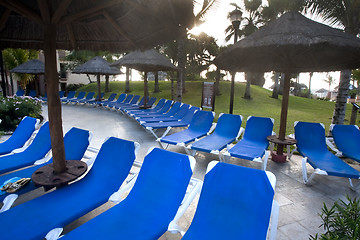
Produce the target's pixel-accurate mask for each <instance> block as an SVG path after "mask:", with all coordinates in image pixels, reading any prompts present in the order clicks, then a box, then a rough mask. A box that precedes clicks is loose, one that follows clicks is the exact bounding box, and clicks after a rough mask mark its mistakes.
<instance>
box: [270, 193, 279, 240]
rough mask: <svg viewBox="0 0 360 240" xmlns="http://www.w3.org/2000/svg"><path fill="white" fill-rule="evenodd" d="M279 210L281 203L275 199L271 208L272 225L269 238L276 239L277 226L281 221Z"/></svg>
mask: <svg viewBox="0 0 360 240" xmlns="http://www.w3.org/2000/svg"><path fill="white" fill-rule="evenodd" d="M279 210H280V206H279V203H278V202H276V201H275V200H274V201H273V204H272V209H271V225H270V226H269V227H270V232H269V240H275V239H276V233H277V226H278V222H279Z"/></svg>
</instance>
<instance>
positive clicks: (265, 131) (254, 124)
mask: <svg viewBox="0 0 360 240" xmlns="http://www.w3.org/2000/svg"><path fill="white" fill-rule="evenodd" d="M273 127H274V122H273V120H272V119H271V118H266V117H254V116H251V117H249V118H248V120H247V122H246V127H245V132H244V137H243V139H246V140H249V141H252V142H258V143H264V144H269V141H268V140H267V139H266V137H267V136H270V135H271V134H272V130H273Z"/></svg>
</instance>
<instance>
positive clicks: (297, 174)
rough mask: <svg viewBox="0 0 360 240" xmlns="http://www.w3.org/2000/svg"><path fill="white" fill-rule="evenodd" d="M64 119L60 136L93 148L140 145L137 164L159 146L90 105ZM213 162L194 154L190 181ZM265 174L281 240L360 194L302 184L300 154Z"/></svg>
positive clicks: (305, 233)
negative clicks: (80, 136)
mask: <svg viewBox="0 0 360 240" xmlns="http://www.w3.org/2000/svg"><path fill="white" fill-rule="evenodd" d="M43 115H44V117H45V119H47V106H46V105H44V106H43ZM62 117H63V129H64V132H66V131H67V130H69V129H70V128H71V127H72V126H75V127H79V128H83V129H88V130H90V131H92V132H93V133H94V137H93V140H92V142H91V146H93V147H96V148H99V147H100V146H101V144H102V142H103V141H104V140H105V138H106V137H109V136H114V137H119V138H124V139H127V140H132V141H137V142H139V143H140V144H141V148H140V151H139V154H138V157H137V160H139V161H142V159H143V158H144V156H145V155H146V152H147V150H148V149H149V148H150V147H156V146H157V143H156V142H155V139H154V137H153V136H152V135H151V134H150V133H147V132H145V131H144V129H143V128H142V127H141V126H139V124H138V123H137V122H136V121H133V120H131V119H130V118H128V117H127V116H126V115H121V114H119V113H117V112H111V111H107V110H103V109H101V108H94V107H85V106H68V105H64V106H63V108H62ZM275 124H277V123H275ZM168 149H169V150H171V151H176V152H180V153H184V151H183V149H182V148H181V147H177V146H169V148H168ZM213 159H216V156H212V155H210V154H203V153H200V154H197V155H196V160H197V161H196V166H195V170H194V174H193V177H195V178H198V179H201V180H203V178H204V174H205V169H206V166H207V164H208V163H209V162H210V161H212V160H213ZM230 162H231V163H232V164H236V165H242V166H249V167H254V168H260V164H258V163H253V162H250V161H246V160H239V159H234V158H232V159H231V160H230ZM353 166H354V167H355V168H356V169H358V170H359V171H360V165H359V164H353ZM267 170H269V171H272V172H273V173H274V174H275V175H276V177H277V183H276V193H275V199H276V200H277V201H278V203H279V204H280V216H279V225H278V232H277V239H279V240H283V239H294V240H296V239H301V240H303V239H309V236H310V234H312V235H314V234H315V233H318V232H321V231H322V229H321V228H319V225H320V224H321V219H320V217H319V216H318V214H319V213H320V212H321V208H322V206H323V203H324V202H325V203H326V204H332V203H333V202H334V201H336V200H339V199H345V196H346V195H349V196H351V197H355V196H359V191H358V192H354V191H352V190H351V189H350V188H349V183H348V180H347V179H344V178H337V177H329V176H316V177H315V179H314V181H313V182H312V185H311V186H306V185H304V184H303V183H302V175H301V157H300V156H298V155H294V156H293V157H292V160H290V161H287V162H286V163H282V164H280V163H275V162H273V161H271V160H269V162H268V168H267ZM308 171H309V172H311V171H312V169H311V168H310V167H308ZM37 194H42V191H37V192H33V193H31V194H26V195H25V196H22V197H21V198H20V199H19V201H18V203H19V204H20V203H21V202H23V201H26V200H28V199H29V198H32V197H34V196H36V195H37ZM197 199H198V197H196V198H195V201H194V202H193V203H192V204H191V205H190V208H189V209H188V210H187V212H186V213H185V215H184V216H183V217H182V218H181V220H180V226H181V227H182V228H184V229H187V228H188V226H189V224H190V223H191V220H192V217H193V215H194V212H195V209H196V203H197ZM111 206H112V204H111V203H107V204H105V205H103V206H102V207H100V208H98V209H96V210H95V211H93V212H91V213H89V214H87V215H86V216H84V217H82V218H81V219H79V220H77V221H75V222H73V223H72V224H70V225H68V226H67V227H66V228H65V231H69V230H71V229H72V228H74V227H76V226H78V225H79V224H82V223H83V222H85V221H87V220H88V219H91V218H92V217H94V216H95V215H97V214H99V213H101V212H102V211H104V210H106V209H108V208H109V207H111ZM180 238H181V236H180V235H173V234H171V233H166V234H164V236H162V237H161V239H180Z"/></svg>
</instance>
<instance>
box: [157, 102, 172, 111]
mask: <svg viewBox="0 0 360 240" xmlns="http://www.w3.org/2000/svg"><path fill="white" fill-rule="evenodd" d="M172 103H173V101H171V100H167V101H166V102H165V104H164V106H163V107H162V108H161V109H160V110H159V111H158V113H166V112H167V111H169V109H170V108H171V105H172Z"/></svg>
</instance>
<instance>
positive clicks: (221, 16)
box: [190, 0, 340, 90]
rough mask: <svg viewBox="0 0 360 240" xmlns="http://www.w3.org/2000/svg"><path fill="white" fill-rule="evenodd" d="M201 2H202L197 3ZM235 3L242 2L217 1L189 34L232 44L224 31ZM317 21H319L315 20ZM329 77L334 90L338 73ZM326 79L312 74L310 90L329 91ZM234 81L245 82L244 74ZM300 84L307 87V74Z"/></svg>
mask: <svg viewBox="0 0 360 240" xmlns="http://www.w3.org/2000/svg"><path fill="white" fill-rule="evenodd" d="M199 2H202V1H199ZM233 2H235V3H237V4H238V5H240V3H241V2H242V1H240V0H219V1H218V2H217V3H216V5H214V6H213V7H212V8H211V9H210V10H209V11H208V13H207V15H206V21H205V23H203V24H202V25H200V26H198V27H194V28H193V29H192V30H191V31H190V32H191V33H192V34H199V33H201V32H205V33H206V34H208V35H209V36H212V37H214V38H215V39H216V41H217V43H218V45H219V46H223V45H228V44H230V43H233V39H231V40H230V41H229V42H228V43H226V42H225V29H226V28H227V27H228V26H229V25H230V20H228V19H227V15H228V13H229V12H231V11H232V10H234V9H235V8H234V7H233V6H231V5H230V3H233ZM263 3H264V4H266V3H267V1H264V0H263ZM200 7H201V6H200V5H199V4H195V6H194V9H195V10H194V12H195V13H196V12H197V11H199V8H200ZM317 21H319V19H317ZM330 75H331V76H332V77H333V78H334V79H335V81H336V83H335V84H333V85H331V89H334V88H335V87H336V86H337V85H338V82H339V77H340V73H339V72H331V73H330ZM265 76H266V77H265V79H266V83H265V85H264V87H266V88H268V87H270V86H271V85H272V84H273V83H272V81H271V80H270V76H271V74H266V75H265ZM324 79H326V74H325V73H314V75H313V77H312V81H311V89H314V90H317V89H320V88H325V89H327V90H328V89H329V85H328V84H327V83H326V82H324V81H323V80H324ZM236 81H245V79H244V74H243V73H238V74H237V75H236ZM300 83H304V84H306V85H307V86H308V84H309V73H301V74H300Z"/></svg>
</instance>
